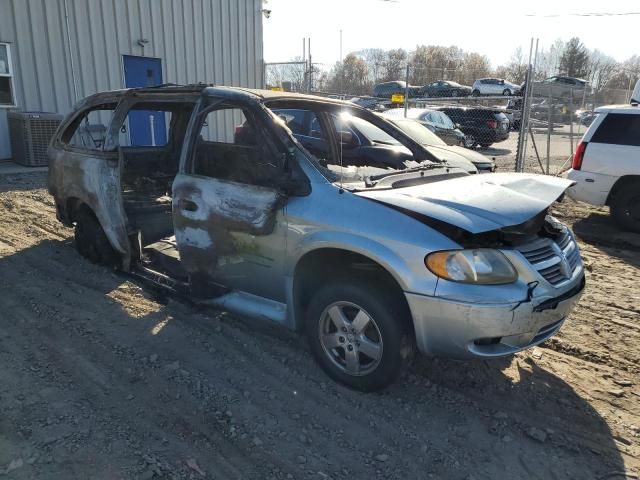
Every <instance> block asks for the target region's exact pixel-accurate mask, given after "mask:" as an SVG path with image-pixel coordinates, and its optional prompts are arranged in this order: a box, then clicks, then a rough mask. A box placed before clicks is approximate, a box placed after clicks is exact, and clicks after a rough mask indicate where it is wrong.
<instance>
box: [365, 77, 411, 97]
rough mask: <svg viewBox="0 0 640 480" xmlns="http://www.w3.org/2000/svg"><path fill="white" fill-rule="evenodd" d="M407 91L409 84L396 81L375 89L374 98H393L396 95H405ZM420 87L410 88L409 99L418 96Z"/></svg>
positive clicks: (380, 84)
mask: <svg viewBox="0 0 640 480" xmlns="http://www.w3.org/2000/svg"><path fill="white" fill-rule="evenodd" d="M406 89H407V82H403V81H402V80H396V81H393V82H384V83H379V84H377V85H376V86H375V87H373V96H374V97H378V98H391V96H392V95H393V94H395V93H399V94H402V95H404V94H405V93H406ZM419 90H420V87H414V86H411V85H410V86H409V97H416V96H418V92H419Z"/></svg>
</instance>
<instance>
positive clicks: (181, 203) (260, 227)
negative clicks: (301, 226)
mask: <svg viewBox="0 0 640 480" xmlns="http://www.w3.org/2000/svg"><path fill="white" fill-rule="evenodd" d="M282 204H283V197H282V195H281V193H280V192H279V191H278V190H275V189H271V188H267V187H260V186H256V185H248V184H243V183H238V182H234V181H230V180H222V179H217V178H208V177H201V176H197V175H184V174H180V175H178V176H177V177H176V179H175V181H174V184H173V219H174V230H175V235H176V241H177V244H178V250H179V251H180V258H181V261H182V266H183V267H184V269H185V270H186V271H187V272H188V273H189V275H190V276H191V277H192V278H196V279H203V278H204V279H206V280H209V281H212V282H214V283H218V284H222V285H225V286H226V287H229V288H234V289H238V290H243V291H246V292H249V293H253V294H256V295H261V296H270V297H271V298H275V299H281V298H283V295H284V285H280V284H281V283H282V282H281V281H278V280H277V279H281V278H282V277H281V274H282V260H281V259H282V253H283V252H284V231H285V229H284V228H283V226H282V225H281V224H280V222H281V221H282V214H281V209H282V208H281V207H282ZM256 265H258V266H261V267H263V268H261V269H259V270H258V271H256V268H255V267H256Z"/></svg>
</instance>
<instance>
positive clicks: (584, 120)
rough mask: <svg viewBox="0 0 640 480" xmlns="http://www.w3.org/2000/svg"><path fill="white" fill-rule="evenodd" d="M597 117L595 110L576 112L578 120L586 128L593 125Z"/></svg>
mask: <svg viewBox="0 0 640 480" xmlns="http://www.w3.org/2000/svg"><path fill="white" fill-rule="evenodd" d="M596 117H597V114H596V113H595V112H594V111H593V110H576V120H577V121H578V123H580V124H581V125H584V126H585V127H588V126H589V125H591V123H592V122H593V121H594V120H595V119H596Z"/></svg>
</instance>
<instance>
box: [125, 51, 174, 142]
mask: <svg viewBox="0 0 640 480" xmlns="http://www.w3.org/2000/svg"><path fill="white" fill-rule="evenodd" d="M123 63H124V84H125V87H127V88H136V87H153V86H155V85H160V84H162V61H161V60H160V59H159V58H149V57H135V56H132V55H123ZM128 120H129V141H130V145H131V146H156V145H158V146H162V145H166V143H167V125H166V123H165V114H164V112H154V111H148V110H132V111H131V112H129V116H128Z"/></svg>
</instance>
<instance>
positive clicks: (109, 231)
mask: <svg viewBox="0 0 640 480" xmlns="http://www.w3.org/2000/svg"><path fill="white" fill-rule="evenodd" d="M65 208H66V212H65V215H66V219H67V221H68V222H69V224H73V223H75V222H77V221H78V218H79V217H78V216H79V214H80V212H81V211H83V210H85V211H87V212H88V213H89V214H91V215H93V216H94V217H95V219H96V220H97V222H98V224H99V225H100V228H102V231H103V232H104V233H105V235H106V237H107V240H108V241H109V243H110V244H111V247H112V248H113V249H114V250H115V251H116V252H117V253H119V254H120V256H121V258H122V265H121V267H122V269H123V270H125V271H127V270H128V269H129V265H130V248H129V245H121V242H120V241H119V238H118V234H117V232H116V231H115V230H114V229H113V228H105V223H106V220H105V219H104V218H103V216H102V215H100V211H99V210H100V209H95V208H93V207H92V206H91V204H90V202H87V201H85V200H83V199H82V198H80V197H77V196H71V197H68V198H67V199H66V200H65Z"/></svg>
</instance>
